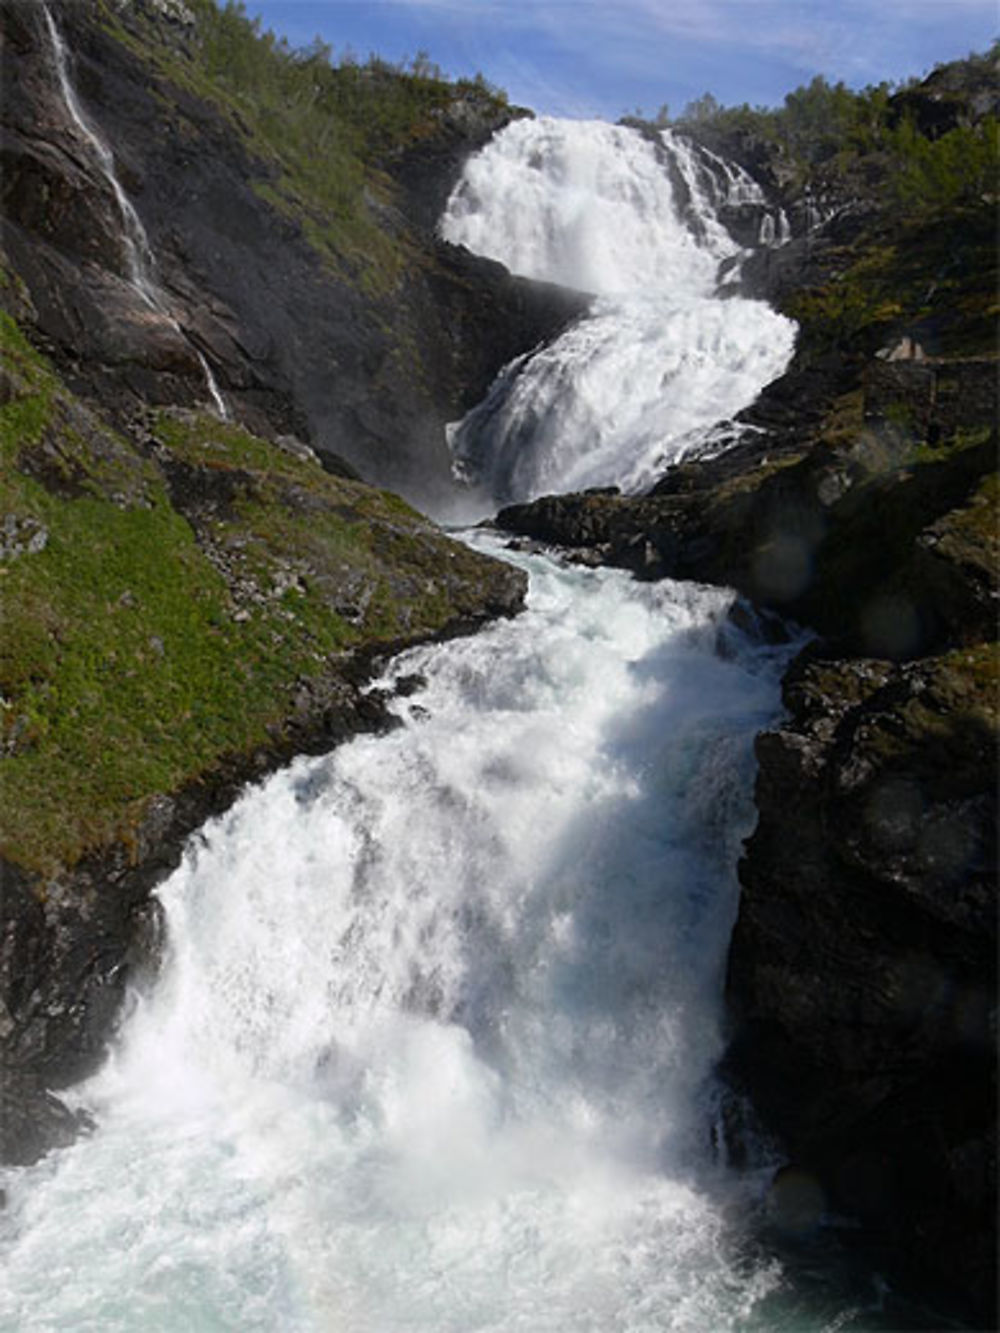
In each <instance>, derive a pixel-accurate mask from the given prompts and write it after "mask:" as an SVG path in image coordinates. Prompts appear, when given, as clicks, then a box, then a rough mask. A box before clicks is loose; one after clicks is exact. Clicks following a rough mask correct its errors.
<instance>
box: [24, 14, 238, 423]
mask: <svg viewBox="0 0 1000 1333" xmlns="http://www.w3.org/2000/svg"><path fill="white" fill-rule="evenodd" d="M42 14H43V16H44V19H45V26H46V30H47V31H48V34H49V41H50V42H51V44H52V54H53V61H54V64H55V68H56V76H57V78H58V80H59V91H60V92H61V94H62V99H63V102H64V103H65V106H66V110H67V111H68V112H69V116H70V119H71V120H72V121H73V124H74V125H75V126H76V128H77V129H78V130H79V131H80V134H81V135H82V137H83V139H84V140H85V142H86V143H87V145H88V147H89V148H90V150H91V152H92V153H93V155H94V157H95V158H96V160H97V165H98V166H99V167H100V170H101V175H102V176H103V177H104V179H105V181H106V182H107V185H108V187H109V189H110V190H111V193H112V194H113V195H114V199H115V203H116V204H117V206H118V212H119V213H120V214H121V220H122V240H123V244H124V259H125V270H126V274H125V276H126V277H127V279H128V281H129V283H130V284H131V285H132V287H133V288H134V289H135V291H136V292H138V294H139V296H141V298H142V300H143V301H144V302H145V303H146V305H147V306H149V308H150V310H153V311H155V312H156V313H157V315H159V316H160V318H161V319H163V320H164V322H165V323H166V324H168V325H169V326H170V328H172V329H173V330H174V332H175V333H176V334H178V335H179V336H180V337H181V338H183V339H184V341H185V342H187V343H188V344H189V345H191V348H192V351H193V352H194V353H195V356H196V357H197V358H198V364H199V365H200V366H201V371H202V374H203V375H204V377H205V386H206V388H207V389H208V393H209V397H210V398H211V400H212V405H213V407H214V408H215V410H216V412H217V413H218V414H219V416H220V417H222V419H223V420H224V421H225V420H227V419H228V417H229V410H228V408H227V406H226V400H225V399H224V398H223V396H222V391H221V390H220V388H219V385H218V382H217V380H216V378H215V376H214V374H213V373H212V368H211V366H210V365H209V364H208V361H207V360H206V358H205V356H204V354H203V353H202V352H201V350H200V349H199V348H197V347H194V346H193V344H191V340H190V338H188V336H187V334H186V333H185V332H184V330H183V329H182V328H181V326H180V324H178V322H177V320H176V319H175V318H174V316H173V315H172V314H171V313H170V310H169V308H168V302H167V298H166V295H165V293H164V292H163V289H162V288H161V287H160V285H159V283H158V282H157V281H156V260H155V257H154V255H153V249H152V246H151V245H150V243H149V237H148V235H147V233H146V229H145V227H144V226H143V225H142V219H141V218H140V217H139V214H138V213H137V212H136V210H135V207H134V205H133V203H132V201H131V200H130V199H129V197H128V195H127V194H126V193H125V191H124V189H123V188H122V184H121V181H120V180H119V179H118V173H117V172H116V171H115V159H114V155H113V153H112V152H111V149H110V148H109V147H108V145H107V144H106V143H105V142H104V140H103V139H102V138H101V136H100V134H99V133H98V132H97V130H96V129H95V127H94V126H93V124H92V123H91V121H90V120H89V118H88V117H87V115H86V113H85V112H84V110H83V107H82V106H81V105H80V99H79V98H78V97H77V95H76V89H75V88H74V87H73V82H72V80H71V79H70V76H69V53H68V51H67V49H66V43H65V41H64V40H63V36H62V33H61V32H60V31H59V29H58V27H57V26H56V22H55V19H53V17H52V15H51V13H50V12H49V8H48V5H44V4H43V5H42Z"/></svg>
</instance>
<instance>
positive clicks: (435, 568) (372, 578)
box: [0, 317, 519, 874]
mask: <svg viewBox="0 0 1000 1333" xmlns="http://www.w3.org/2000/svg"><path fill="white" fill-rule="evenodd" d="M2 330H3V345H4V352H5V361H6V366H7V369H6V371H5V374H4V382H3V397H4V399H5V401H4V403H3V406H2V407H0V442H2V459H3V476H2V480H0V541H2V547H0V554H2V559H0V589H2V592H0V596H2V611H0V614H2V626H3V633H2V638H0V695H2V713H0V718H2V743H3V760H2V764H0V849H2V852H3V855H4V856H5V857H6V858H7V859H8V860H10V861H13V862H16V863H18V864H20V865H22V866H24V867H26V868H28V869H31V870H33V871H37V872H40V873H43V874H51V873H54V872H55V870H56V869H57V868H58V867H59V866H65V865H69V864H72V863H74V862H75V861H76V860H77V859H79V857H81V856H82V855H83V854H84V853H86V852H88V851H91V850H93V849H95V848H97V847H99V846H101V845H103V844H106V843H107V842H108V841H110V840H114V839H116V838H123V839H125V840H126V841H127V839H128V837H129V831H130V829H131V828H133V827H134V826H135V825H136V823H137V822H138V821H139V820H141V818H142V815H143V812H144V810H145V808H146V805H147V803H148V801H149V800H150V798H151V797H152V796H154V795H156V794H158V793H161V792H170V791H173V790H175V789H177V788H179V787H181V786H182V785H184V784H185V783H188V782H190V781H191V780H193V779H195V778H197V777H198V776H199V775H201V774H203V773H205V772H206V771H208V770H211V768H212V767H213V765H215V764H217V763H218V762H219V760H220V759H221V758H222V757H223V756H231V755H239V754H249V753H250V752H252V751H253V750H254V748H255V747H257V746H260V745H267V744H273V743H274V742H275V741H277V740H280V737H281V734H282V731H283V729H284V727H285V726H286V724H287V721H288V719H289V718H290V717H291V716H292V715H294V714H295V712H296V709H297V708H301V706H302V704H301V701H302V699H303V698H305V699H306V700H308V699H309V697H310V696H311V694H312V693H314V692H315V691H316V690H317V689H318V688H319V684H318V683H319V682H323V681H327V684H326V685H325V686H324V687H323V688H327V689H328V688H329V684H328V681H329V677H330V676H331V673H332V674H333V675H334V676H335V675H336V673H337V671H338V669H339V670H341V671H342V670H343V669H344V668H345V667H346V665H347V663H348V661H349V659H350V656H351V654H352V653H353V652H354V651H356V650H364V651H367V652H370V651H371V650H373V649H376V648H377V647H378V646H379V645H389V644H395V643H397V642H403V641H408V640H416V639H419V638H426V637H428V636H431V635H434V634H437V633H440V632H442V631H445V630H446V629H448V627H450V626H453V625H456V624H458V623H462V622H464V621H472V620H475V619H478V618H482V617H483V616H484V615H487V614H490V613H495V612H496V611H498V610H510V609H513V607H514V606H515V605H516V602H517V596H518V588H519V585H517V580H516V578H515V576H514V575H513V572H512V571H509V570H507V569H506V567H503V566H499V565H495V564H494V563H493V562H491V561H487V560H485V559H483V558H481V557H479V556H477V555H475V554H474V553H472V552H471V551H469V550H468V549H467V548H465V547H463V546H460V545H458V544H457V543H454V542H452V541H450V540H448V539H447V538H446V537H444V536H443V534H441V533H440V532H438V531H437V530H436V529H434V528H433V527H432V526H431V525H430V524H428V523H427V522H426V521H425V520H424V519H422V518H421V517H420V516H419V515H418V514H416V512H415V511H413V510H412V509H410V508H409V506H407V505H406V504H405V503H404V502H403V501H401V500H400V499H398V498H397V497H396V496H394V495H391V494H389V493H388V492H382V491H377V490H374V489H373V488H370V487H367V486H365V485H363V484H361V483H359V482H354V481H349V480H344V479H341V478H336V477H333V476H330V475H328V474H327V473H325V472H324V471H323V470H322V469H321V468H320V467H319V466H318V465H317V464H316V463H315V462H314V461H312V460H310V459H309V458H308V457H304V458H302V457H296V456H294V455H293V454H290V453H286V452H283V451H282V450H281V449H280V448H278V447H277V446H275V445H272V444H268V443H266V442H265V441H263V440H260V439H257V438H255V437H254V436H252V435H250V434H248V433H247V432H246V431H244V430H242V429H240V428H238V427H234V426H229V425H225V424H223V423H220V422H218V421H217V420H215V419H214V418H212V417H209V416H205V415H199V414H195V413H170V412H165V413H161V414H159V415H158V416H157V417H155V418H153V419H151V421H150V423H149V426H148V427H147V429H146V432H145V434H144V436H143V438H142V447H141V448H139V447H137V446H136V445H135V444H133V443H132V442H130V441H128V440H126V439H125V438H123V437H122V436H119V435H116V434H113V433H111V432H110V431H109V430H108V429H107V428H106V427H104V426H103V425H102V424H101V423H100V422H99V421H98V420H97V419H96V418H95V417H94V416H93V415H92V414H91V413H90V412H88V411H87V410H86V409H85V408H84V407H83V406H82V405H81V404H80V403H79V402H78V401H77V400H75V399H74V398H73V396H72V395H71V394H70V393H69V392H68V391H67V390H66V388H65V387H64V386H63V385H62V384H61V383H60V381H59V380H58V378H57V377H56V376H55V374H54V373H53V372H52V370H51V368H50V367H49V366H48V365H47V364H46V363H45V362H44V361H43V360H42V358H40V357H39V356H38V355H37V354H36V353H35V352H33V351H32V349H31V348H30V347H29V345H28V344H27V342H26V341H25V340H24V338H23V337H22V336H21V334H20V332H19V331H18V329H17V326H16V325H15V324H14V322H13V321H12V320H10V319H9V318H8V317H3V323H2Z"/></svg>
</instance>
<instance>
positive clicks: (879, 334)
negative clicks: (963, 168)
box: [785, 205, 1000, 356]
mask: <svg viewBox="0 0 1000 1333" xmlns="http://www.w3.org/2000/svg"><path fill="white" fill-rule="evenodd" d="M830 263H831V266H832V267H833V268H834V269H835V270H837V271H836V273H835V276H834V277H832V278H831V280H830V281H829V282H827V283H825V284H823V285H822V286H818V287H813V288H805V289H802V290H800V291H797V292H796V293H795V294H794V295H793V296H791V297H790V298H789V299H788V300H787V301H786V302H785V310H786V313H787V314H789V315H791V316H792V318H793V319H796V320H798V321H799V323H800V324H802V325H803V327H804V328H805V329H806V330H807V332H808V335H809V337H810V339H811V341H812V343H813V345H815V346H817V347H819V348H825V347H830V346H836V347H846V346H849V345H853V346H854V347H856V348H857V350H859V351H860V352H862V353H863V354H865V355H871V354H872V353H873V352H875V351H876V349H877V348H878V347H880V346H881V345H882V344H884V343H885V342H886V341H887V339H888V338H890V337H891V336H892V333H893V332H894V331H895V330H905V331H907V332H908V333H909V334H911V336H913V337H915V338H917V340H918V341H921V342H922V343H923V344H924V346H925V350H926V351H927V352H928V353H929V354H931V355H938V356H969V355H985V356H990V355H995V352H996V328H997V315H998V314H1000V301H998V298H997V247H996V214H995V209H994V208H993V207H992V206H985V205H980V206H968V207H966V206H956V207H954V208H952V209H950V210H948V214H947V225H942V221H941V219H940V218H938V217H936V216H935V217H921V216H915V217H913V216H908V215H900V216H898V217H897V218H896V219H895V221H894V222H891V223H890V222H888V221H886V222H885V223H884V225H882V226H880V227H879V228H878V229H877V230H876V229H873V231H872V233H871V234H869V235H868V236H863V237H862V238H860V240H859V241H857V242H855V243H854V244H853V245H851V246H845V247H843V248H842V249H841V250H840V251H833V252H832V253H831V256H830Z"/></svg>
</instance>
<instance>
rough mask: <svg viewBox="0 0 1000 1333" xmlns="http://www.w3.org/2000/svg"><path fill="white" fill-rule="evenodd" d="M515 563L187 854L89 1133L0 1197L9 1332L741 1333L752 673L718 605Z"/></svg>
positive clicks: (761, 667) (762, 662)
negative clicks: (735, 1030) (733, 935)
mask: <svg viewBox="0 0 1000 1333" xmlns="http://www.w3.org/2000/svg"><path fill="white" fill-rule="evenodd" d="M476 540H477V541H479V542H480V544H482V545H488V544H489V539H487V538H484V537H479V538H477V539H476ZM524 563H526V564H531V565H532V566H533V576H534V581H533V585H532V593H531V602H530V608H529V610H528V611H527V612H526V614H525V615H524V616H523V617H522V618H521V619H519V620H517V621H514V622H510V623H503V624H499V625H496V626H494V627H493V628H491V629H489V630H487V631H486V632H485V633H483V634H482V635H480V636H477V637H476V638H474V639H470V640H466V641H463V642H458V643H452V644H448V645H445V646H440V647H432V648H426V649H420V650H417V651H416V652H412V653H410V654H408V655H407V656H405V657H404V658H402V659H400V660H399V661H397V662H396V663H395V665H394V668H393V674H399V673H405V672H413V671H419V672H422V673H424V674H425V675H426V677H427V680H428V682H429V683H428V686H427V689H426V690H425V691H423V692H421V693H420V694H419V696H417V698H416V700H414V701H413V702H408V703H404V702H400V703H399V705H398V709H399V712H400V715H401V717H402V718H403V721H404V726H403V728H402V729H401V730H400V731H398V732H396V733H394V734H392V735H390V736H389V737H383V738H379V739H374V738H368V739H361V740H358V741H355V742H354V743H352V744H351V745H349V746H346V747H343V748H342V749H340V750H338V751H337V752H336V753H335V754H334V755H332V756H331V757H330V758H327V759H322V760H303V761H299V762H298V763H296V764H294V765H292V767H291V768H289V769H288V770H287V771H285V772H283V773H281V774H279V775H277V776H275V777H274V778H272V779H270V780H269V781H268V782H267V783H266V784H265V785H264V786H263V787H261V788H259V789H258V790H255V791H253V792H251V793H249V794H248V795H247V796H246V797H245V798H244V799H243V800H242V801H241V802H240V804H239V805H238V806H237V807H236V808H235V809H234V810H233V811H232V812H231V813H230V814H229V815H228V816H227V817H225V818H224V819H223V820H221V821H218V822H216V823H215V824H213V825H212V826H210V827H209V828H207V829H206V830H205V832H204V835H203V836H202V837H201V838H200V839H199V840H197V842H196V843H195V844H194V845H193V846H192V848H191V851H190V852H189V855H188V858H187V860H186V862H185V864H184V866H183V867H182V868H181V869H180V870H179V871H178V872H177V873H176V874H175V875H174V876H173V878H172V879H171V880H170V882H169V883H168V884H167V885H166V886H165V888H164V889H163V891H162V895H161V896H162V899H163V902H164V904H165V907H166V910H167V917H168V926H169V938H170V941H171V947H170V953H169V958H168V960H167V963H166V966H165V969H164V974H163V976H162V978H161V979H160V981H159V984H158V986H157V988H156V990H155V991H154V992H153V993H152V994H150V995H148V996H146V997H145V998H144V999H142V1000H141V1001H139V1002H138V1003H137V1006H136V1009H135V1012H134V1013H133V1015H132V1017H131V1019H130V1021H129V1023H128V1025H127V1026H126V1028H125V1031H124V1033H123V1036H122V1040H121V1041H120V1043H119V1045H118V1047H117V1048H116V1051H115V1053H114V1056H113V1059H112V1060H111V1062H110V1063H109V1065H108V1067H107V1068H106V1069H105V1070H104V1071H103V1072H102V1074H101V1075H100V1076H98V1077H97V1078H96V1079H95V1080H94V1081H93V1082H92V1083H91V1084H90V1085H89V1086H88V1087H87V1088H85V1089H83V1090H82V1092H81V1093H80V1097H81V1098H82V1099H83V1100H84V1101H85V1102H86V1103H87V1104H88V1105H90V1106H91V1107H92V1108H93V1109H94V1110H95V1111H96V1113H97V1115H98V1118H99V1121H100V1128H99V1130H98V1131H97V1133H96V1134H95V1135H94V1137H93V1138H92V1139H90V1140H88V1141H84V1142H82V1143H80V1144H79V1145H77V1146H75V1147H73V1148H71V1149H69V1150H68V1151H66V1152H64V1153H61V1154H60V1155H59V1156H58V1157H57V1158H54V1159H53V1160H52V1161H51V1162H50V1163H47V1164H42V1165H41V1166H39V1167H38V1168H36V1169H34V1170H33V1171H31V1172H27V1173H22V1174H20V1176H19V1178H18V1179H17V1180H16V1181H14V1182H13V1183H10V1184H8V1186H7V1188H8V1193H9V1196H10V1202H9V1207H8V1210H7V1214H6V1217H5V1218H4V1219H3V1221H2V1222H0V1226H2V1227H3V1229H4V1230H5V1231H6V1232H7V1233H8V1237H9V1238H8V1240H7V1244H6V1245H5V1247H4V1248H5V1251H6V1253H5V1255H4V1265H5V1281H4V1283H3V1286H2V1288H0V1290H2V1294H0V1327H2V1328H4V1329H10V1330H13V1329H15V1328H32V1329H39V1330H40V1329H53V1330H56V1329H60V1330H62V1329H66V1330H69V1329H72V1330H74V1333H75V1331H76V1330H83V1329H95V1330H96V1329H100V1330H102V1333H113V1330H139V1329H141V1330H143V1333H147V1331H148V1333H153V1331H154V1330H160V1329H162V1330H167V1329H193V1330H198V1329H233V1330H240V1331H241V1333H247V1331H248V1330H254V1329H261V1330H277V1329H280V1330H282V1331H283V1333H284V1331H285V1330H288V1331H289V1333H292V1331H294V1330H302V1331H303V1333H325V1331H326V1330H332V1329H336V1330H343V1331H344V1333H389V1331H390V1330H394V1329H402V1328H407V1329H411V1330H426V1333H449V1331H454V1333H467V1331H468V1330H471V1329H475V1330H505V1331H506V1330H511V1331H513V1330H515V1329H530V1330H532V1333H584V1331H585V1330H593V1331H594V1333H606V1330H609V1329H615V1330H619V1331H620V1333H625V1331H626V1330H636V1331H638V1330H646V1329H661V1330H664V1329H676V1330H695V1329H697V1330H703V1331H704V1333H724V1330H726V1329H736V1328H744V1327H749V1326H750V1325H748V1324H747V1322H746V1321H747V1320H748V1319H750V1318H751V1316H752V1311H753V1308H754V1306H755V1303H756V1302H757V1301H758V1299H759V1298H760V1297H761V1296H762V1295H763V1294H764V1293H766V1292H767V1291H768V1290H769V1289H770V1288H771V1287H772V1286H773V1285H774V1284H775V1281H776V1271H775V1269H774V1267H773V1266H772V1265H769V1264H761V1263H759V1262H758V1263H756V1264H754V1263H750V1262H744V1261H742V1260H741V1259H740V1256H739V1254H738V1252H737V1247H736V1246H735V1244H734V1243H733V1242H732V1240H731V1238H730V1236H729V1234H728V1232H727V1227H726V1224H725V1221H724V1216H723V1212H722V1209H721V1206H720V1203H719V1201H718V1200H716V1199H714V1197H713V1186H712V1182H713V1181H715V1183H716V1185H718V1184H719V1182H720V1181H721V1175H720V1172H721V1168H720V1167H718V1166H714V1167H713V1166H712V1164H711V1158H710V1153H709V1145H708V1125H709V1117H710V1111H709V1107H708V1104H707V1101H706V1098H707V1095H708V1077H709V1074H710V1070H711V1065H712V1062H713V1060H714V1059H715V1058H716V1057H717V1055H718V1054H719V1051H720V1049H721V1039H720V1028H719V1020H720V1012H719V992H720V973H721V968H722V965H723V958H724V952H725V948H726V941H727V936H728V932H729V929H730V927H731V923H732V919H733V915H734V911H735V876H734V870H733V867H734V862H735V857H736V853H737V850H738V847H739V839H740V837H741V835H743V834H745V833H746V831H747V828H748V825H749V821H750V817H751V809H750V804H749V776H750V771H751V765H752V757H751V741H752V737H753V734H754V732H755V731H756V730H757V729H758V728H759V727H760V726H761V725H762V724H763V723H765V722H766V721H767V720H768V718H769V717H770V716H771V715H772V713H773V710H774V708H775V704H776V676H777V665H778V663H777V658H776V655H775V652H774V650H766V649H761V648H759V647H758V648H753V647H752V646H751V645H749V644H747V643H745V642H741V641H740V639H739V636H738V635H737V634H736V633H735V631H733V630H732V629H729V628H726V626H725V624H724V619H723V617H724V613H725V610H726V607H727V605H728V603H729V601H730V595H728V594H726V593H723V592H717V591H710V590H707V589H702V588H697V587H693V586H687V587H682V586H671V585H667V584H664V585H658V586H649V585H646V586H643V585H638V584H634V583H630V582H629V581H628V580H627V579H626V578H625V577H624V576H623V575H621V574H618V573H616V572H611V571H602V572H598V573H596V574H595V573H592V572H589V571H582V570H576V571H570V570H560V569H557V568H556V567H555V566H553V565H552V564H550V563H548V562H544V561H540V560H537V559H535V560H533V561H529V560H528V559H527V558H525V559H524ZM720 633H721V634H723V635H724V636H725V637H727V641H728V651H727V652H726V653H724V654H723V655H720V654H719V653H718V652H717V640H718V637H719V635H720Z"/></svg>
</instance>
